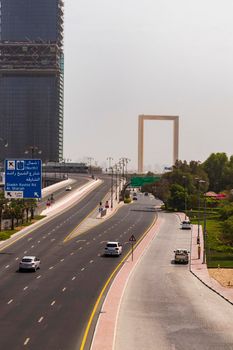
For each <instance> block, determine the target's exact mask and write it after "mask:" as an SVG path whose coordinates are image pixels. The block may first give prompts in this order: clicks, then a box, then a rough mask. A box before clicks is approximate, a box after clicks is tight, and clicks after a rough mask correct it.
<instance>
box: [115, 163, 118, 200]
mask: <svg viewBox="0 0 233 350" xmlns="http://www.w3.org/2000/svg"><path fill="white" fill-rule="evenodd" d="M117 171H118V168H117V164H115V176H116V195H115V200H116V201H117V187H118V176H117V175H118V174H117Z"/></svg>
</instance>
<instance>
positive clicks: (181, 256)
mask: <svg viewBox="0 0 233 350" xmlns="http://www.w3.org/2000/svg"><path fill="white" fill-rule="evenodd" d="M174 253H175V256H174V262H175V264H178V263H183V264H188V262H189V255H188V253H189V252H188V251H187V250H186V249H176V250H174Z"/></svg>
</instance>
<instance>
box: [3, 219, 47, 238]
mask: <svg viewBox="0 0 233 350" xmlns="http://www.w3.org/2000/svg"><path fill="white" fill-rule="evenodd" d="M44 217H46V216H45V215H36V216H35V218H34V219H33V220H32V221H28V222H24V223H23V224H21V225H19V226H16V227H15V229H14V230H4V231H0V241H5V240H6V239H8V238H10V237H11V236H12V235H13V234H14V233H16V232H19V231H20V230H22V229H23V228H24V227H27V226H30V225H31V224H33V223H34V222H36V221H38V220H41V219H43V218H44Z"/></svg>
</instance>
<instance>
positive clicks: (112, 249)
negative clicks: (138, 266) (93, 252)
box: [104, 242, 122, 256]
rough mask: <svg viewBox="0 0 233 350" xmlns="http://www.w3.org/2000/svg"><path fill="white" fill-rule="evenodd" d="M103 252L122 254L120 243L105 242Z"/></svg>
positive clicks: (106, 253)
mask: <svg viewBox="0 0 233 350" xmlns="http://www.w3.org/2000/svg"><path fill="white" fill-rule="evenodd" d="M104 254H105V255H116V256H119V255H121V254H122V245H121V244H120V243H119V242H107V244H106V247H105V249H104Z"/></svg>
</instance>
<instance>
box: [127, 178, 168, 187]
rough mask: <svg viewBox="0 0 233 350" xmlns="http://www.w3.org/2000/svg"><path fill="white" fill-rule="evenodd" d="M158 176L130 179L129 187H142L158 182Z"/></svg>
mask: <svg viewBox="0 0 233 350" xmlns="http://www.w3.org/2000/svg"><path fill="white" fill-rule="evenodd" d="M160 178H161V177H160V176H144V177H139V176H137V177H132V178H131V186H132V187H142V186H143V185H145V184H150V183H154V182H158V181H160Z"/></svg>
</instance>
